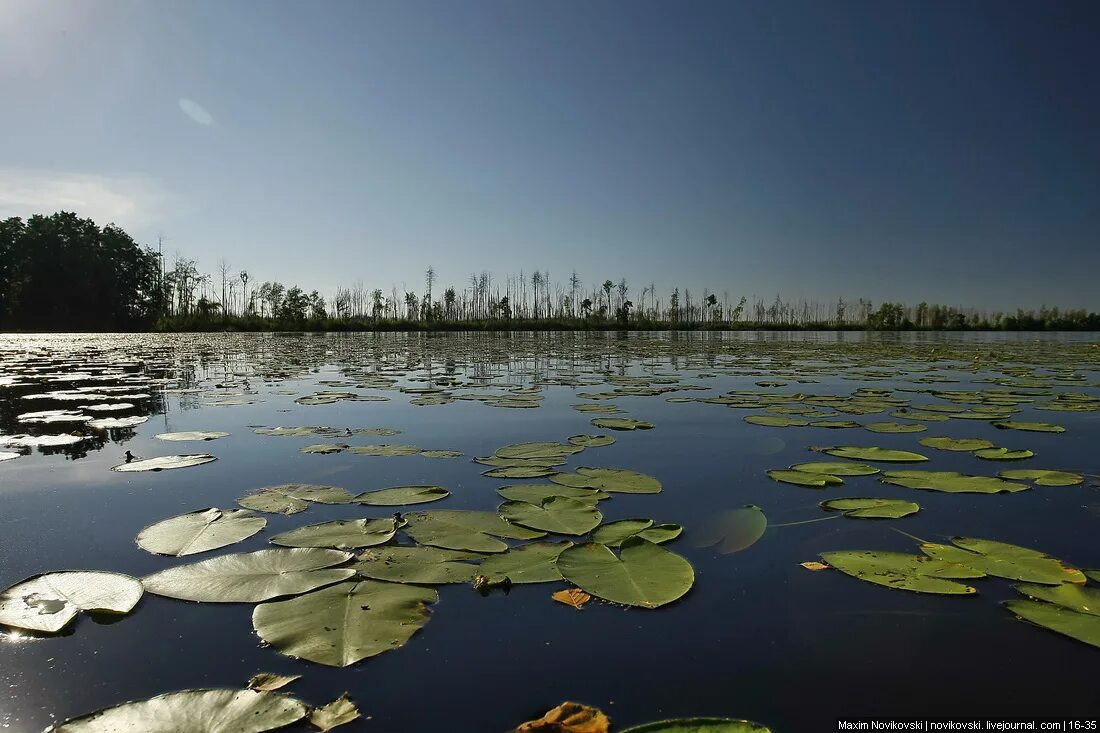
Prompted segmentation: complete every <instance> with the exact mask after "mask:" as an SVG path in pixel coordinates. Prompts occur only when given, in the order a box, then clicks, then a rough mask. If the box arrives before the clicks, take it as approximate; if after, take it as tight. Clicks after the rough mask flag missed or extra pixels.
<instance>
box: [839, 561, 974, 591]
mask: <svg viewBox="0 0 1100 733" xmlns="http://www.w3.org/2000/svg"><path fill="white" fill-rule="evenodd" d="M821 559H822V560H824V561H825V562H826V563H828V564H829V565H830V566H831V567H833V568H836V569H837V570H839V571H840V572H842V573H844V574H845V575H851V576H852V577H853V578H858V579H859V580H865V581H867V582H868V583H874V584H876V585H882V586H885V587H887V588H898V589H900V590H907V591H912V592H914V593H937V594H944V595H972V594H974V593H977V591H976V590H975V589H974V588H972V587H970V586H969V585H964V584H962V583H956V582H955V581H954V580H951V579H953V578H981V577H984V576H985V573H983V572H981V571H979V570H975V569H974V568H971V567H968V566H966V565H960V564H957V563H953V562H946V561H940V560H934V559H932V558H930V557H927V556H924V555H910V554H907V553H904V552H875V551H864V550H851V551H844V552H823V553H821Z"/></svg>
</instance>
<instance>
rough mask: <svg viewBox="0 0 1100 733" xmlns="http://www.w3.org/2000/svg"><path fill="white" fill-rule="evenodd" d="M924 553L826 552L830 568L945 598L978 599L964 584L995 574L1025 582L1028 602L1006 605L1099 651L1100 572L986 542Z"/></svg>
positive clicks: (967, 540) (929, 545)
mask: <svg viewBox="0 0 1100 733" xmlns="http://www.w3.org/2000/svg"><path fill="white" fill-rule="evenodd" d="M920 550H921V552H922V553H924V554H922V555H915V554H909V553H903V552H886V551H868V550H859V551H850V550H849V551H839V552H823V553H821V559H822V560H823V561H824V562H825V563H826V564H827V565H828V567H832V568H835V569H836V570H839V571H840V572H842V573H844V574H845V575H850V576H852V577H854V578H858V579H859V580H862V581H865V582H868V583H874V584H876V585H881V586H885V587H887V588H896V589H899V590H906V591H911V592H914V593H935V594H941V595H975V594H977V592H978V591H977V589H976V588H974V587H973V586H970V585H967V584H966V583H962V582H959V581H960V580H970V579H976V578H984V577H987V576H995V577H998V578H1006V579H1008V580H1015V581H1020V582H1019V583H1018V584H1017V585H1014V586H1013V588H1015V589H1016V590H1017V591H1018V592H1019V593H1020V594H1021V595H1023V596H1024V597H1025V598H1026V599H1027V600H1016V601H1006V602H1005V603H1004V606H1005V607H1006V608H1007V609H1008V610H1010V611H1012V612H1013V613H1015V614H1016V615H1017V616H1018V617H1020V618H1023V619H1026V620H1027V621H1030V622H1032V623H1033V624H1036V625H1038V626H1041V627H1043V628H1047V629H1050V630H1052V631H1056V632H1058V633H1060V634H1064V635H1066V636H1069V637H1072V638H1074V639H1077V640H1079V641H1083V642H1085V643H1087V644H1091V645H1092V646H1097V647H1100V589H1098V588H1093V587H1082V586H1084V585H1085V583H1086V582H1087V580H1088V579H1089V578H1091V579H1092V580H1095V581H1098V582H1100V571H1081V570H1078V569H1077V568H1074V567H1072V566H1070V565H1068V564H1066V563H1064V562H1062V561H1061V560H1058V559H1055V558H1053V557H1050V556H1049V555H1046V554H1045V553H1042V552H1039V551H1038V550H1032V549H1029V548H1026V547H1019V546H1017V545H1010V544H1007V543H1004V542H996V541H993V540H987V539H977V538H971V537H952V538H951V544H950V545H945V544H940V543H934V542H922V543H921V545H920Z"/></svg>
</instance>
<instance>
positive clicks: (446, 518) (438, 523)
mask: <svg viewBox="0 0 1100 733" xmlns="http://www.w3.org/2000/svg"><path fill="white" fill-rule="evenodd" d="M405 519H406V520H407V521H408V524H407V525H406V526H405V533H406V534H408V535H409V537H412V538H413V539H414V540H416V541H417V542H419V543H420V544H422V545H431V546H433V547H442V548H444V549H447V550H467V551H469V552H490V553H496V552H504V551H505V550H507V549H508V545H506V544H505V543H503V542H501V541H500V540H499V539H496V538H497V537H504V538H507V539H513V540H534V539H539V538H540V537H545V536H546V533H545V532H539V531H535V530H531V529H527V528H526V527H520V526H518V525H515V524H512V523H511V522H508V521H507V520H505V519H504V518H503V517H501V516H500V515H499V514H496V513H495V512H477V511H467V510H455V509H452V510H436V511H427V512H412V513H410V514H406V515H405Z"/></svg>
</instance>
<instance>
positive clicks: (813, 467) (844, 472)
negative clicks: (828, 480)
mask: <svg viewBox="0 0 1100 733" xmlns="http://www.w3.org/2000/svg"><path fill="white" fill-rule="evenodd" d="M791 470H792V471H802V472H803V473H823V474H826V475H828V476H872V475H874V474H876V473H878V472H879V471H880V470H881V469H879V468H876V467H875V466H869V465H867V464H866V463H847V462H844V461H814V462H811V463H796V464H794V465H793V466H791Z"/></svg>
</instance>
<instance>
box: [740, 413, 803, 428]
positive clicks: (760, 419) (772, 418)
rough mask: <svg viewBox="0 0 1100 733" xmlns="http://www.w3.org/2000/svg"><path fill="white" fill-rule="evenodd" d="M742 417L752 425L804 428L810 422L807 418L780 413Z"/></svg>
mask: <svg viewBox="0 0 1100 733" xmlns="http://www.w3.org/2000/svg"><path fill="white" fill-rule="evenodd" d="M743 419H744V421H745V422H747V423H750V424H752V425H764V426H765V427H769V428H804V427H806V426H807V425H809V424H810V421H809V420H803V419H801V418H797V417H783V416H782V415H745V417H744V418H743Z"/></svg>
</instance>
